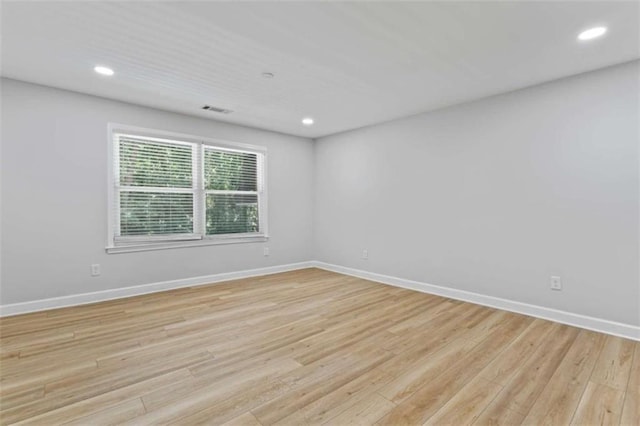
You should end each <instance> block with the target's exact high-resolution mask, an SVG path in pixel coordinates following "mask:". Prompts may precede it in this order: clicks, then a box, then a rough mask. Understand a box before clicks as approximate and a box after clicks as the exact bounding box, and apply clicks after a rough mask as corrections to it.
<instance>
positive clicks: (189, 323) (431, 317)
mask: <svg viewBox="0 0 640 426" xmlns="http://www.w3.org/2000/svg"><path fill="white" fill-rule="evenodd" d="M639 347H640V343H637V342H631V341H628V340H624V339H620V338H617V337H613V336H605V335H603V334H599V333H595V332H591V331H586V330H578V329H575V328H572V327H568V326H565V325H560V324H556V323H552V322H549V321H544V320H540V319H535V320H534V319H533V318H531V317H527V316H523V315H518V314H514V313H510V312H506V311H500V310H497V309H492V308H487V307H483V306H479V305H473V304H469V303H465V302H461V301H456V300H451V299H447V298H443V297H439V296H434V295H429V294H424V293H418V292H413V291H410V290H406V289H402V288H396V287H392V286H388V285H383V284H378V283H375V282H372V281H367V280H362V279H359V278H355V277H347V276H344V275H340V274H337V273H333V272H328V271H323V270H319V269H314V268H310V269H305V270H298V271H291V272H286V273H281V274H273V275H268V276H263V277H252V278H246V279H240V280H234V281H229V282H225V283H217V284H215V285H208V286H207V285H205V286H197V287H191V288H181V289H176V290H171V291H166V292H159V293H153V294H148V295H142V296H136V297H131V298H127V299H119V300H112V301H107V302H101V303H96V304H91V305H83V306H76V307H70V308H61V309H55V310H51V311H45V312H37V313H33V314H25V315H18V316H14V317H6V318H0V425H9V424H34V425H47V426H49V425H58V424H79V425H99V424H125V425H126V424H130V425H136V426H137V425H144V424H169V423H171V424H184V425H191V424H226V426H239V425H246V426H268V425H269V426H270V425H278V426H289V425H322V424H326V425H340V426H341V425H345V424H379V425H394V426H395V425H401V424H409V425H420V424H423V423H428V424H450V425H455V426H458V425H462V424H476V425H501V424H506V425H515V424H521V423H524V424H536V425H538V424H547V425H557V424H569V422H571V421H572V420H573V422H574V423H576V424H577V423H589V422H596V423H598V422H604V423H612V424H628V425H634V426H635V425H637V424H640V414H639V409H638V406H639V405H640V401H639V400H638V398H639V395H640V390H638V388H639V387H640V349H639Z"/></svg>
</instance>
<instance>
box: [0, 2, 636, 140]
mask: <svg viewBox="0 0 640 426" xmlns="http://www.w3.org/2000/svg"><path fill="white" fill-rule="evenodd" d="M596 25H606V26H608V27H609V32H608V33H607V35H606V36H605V37H604V38H602V39H598V40H595V41H592V42H588V43H585V42H578V41H577V40H576V36H577V34H578V33H579V32H580V31H581V30H583V29H586V28H589V27H592V26H596ZM1 36H2V40H1V41H2V75H3V76H5V77H9V78H15V79H18V80H24V81H29V82H34V83H40V84H45V85H49V86H54V87H61V88H65V89H70V90H75V91H78V92H84V93H90V94H94V95H99V96H104V97H108V98H113V99H119V100H123V101H128V102H133V103H137V104H142V105H148V106H152V107H156V108H161V109H166V110H171V111H177V112H182V113H186V114H191V115H196V116H202V117H209V118H214V119H217V120H223V121H229V122H234V123H240V124H245V125H250V126H256V127H261V128H265V129H270V130H275V131H280V132H284V133H290V134H295V135H301V136H308V137H319V136H324V135H328V134H331V133H336V132H340V131H344V130H348V129H353V128H357V127H362V126H365V125H368V124H373V123H377V122H381V121H387V120H391V119H394V118H398V117H402V116H407V115H411V114H415V113H419V112H423V111H428V110H433V109H436V108H441V107H443V106H447V105H452V104H456V103H460V102H465V101H469V100H472V99H477V98H480V97H485V96H489V95H493V94H497V93H501V92H505V91H510V90H514V89H517V88H521V87H525V86H529V85H532V84H536V83H540V82H544V81H548V80H552V79H556V78H560V77H564V76H568V75H572V74H577V73H580V72H585V71H590V70H594V69H597V68H601V67H605V66H608V65H612V64H616V63H622V62H627V61H630V60H633V59H637V58H638V57H640V47H639V44H640V23H639V3H638V2H615V1H602V2H575V1H558V2H522V1H510V2H483V1H479V2H406V3H405V2H402V3H400V2H375V3H373V2H357V3H337V2H332V3H326V2H323V3H302V2H286V3H284V2H255V3H248V2H235V3H228V2H225V3H213V2H161V3H148V2H133V1H130V2H64V3H63V2H15V3H14V2H3V4H2V30H1ZM96 64H103V65H107V66H110V67H112V68H113V69H114V70H115V71H116V74H115V76H113V77H110V78H109V77H102V76H99V75H97V74H95V73H94V72H93V70H92V69H93V67H94V65H96ZM265 71H267V72H272V73H274V74H275V78H274V79H271V80H267V79H264V78H262V77H261V73H262V72H265ZM204 104H211V105H215V106H219V107H223V108H228V109H232V110H234V111H235V112H234V113H232V114H230V115H220V114H215V113H211V112H205V111H202V110H200V107H201V106H202V105H204ZM303 116H312V117H314V118H315V120H316V124H315V125H314V126H312V127H304V126H302V124H301V123H300V120H301V118H302V117H303ZM133 124H135V123H133Z"/></svg>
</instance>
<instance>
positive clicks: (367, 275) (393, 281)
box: [311, 261, 640, 341]
mask: <svg viewBox="0 0 640 426" xmlns="http://www.w3.org/2000/svg"><path fill="white" fill-rule="evenodd" d="M311 263H312V264H313V266H315V267H316V268H320V269H325V270H327V271H332V272H337V273H340V274H345V275H351V276H354V277H358V278H363V279H367V280H371V281H376V282H380V283H383V284H389V285H392V286H395V287H402V288H406V289H410V290H416V291H420V292H422V293H429V294H435V295H438V296H443V297H448V298H450V299H456V300H462V301H465V302H471V303H475V304H477V305H483V306H490V307H492V308H497V309H502V310H504V311H510V312H515V313H518V314H524V315H528V316H532V317H536V318H542V319H546V320H550V321H555V322H559V323H562V324H567V325H572V326H575V327H580V328H586V329H587V330H593V331H598V332H601V333H606V334H612V335H614V336H619V337H624V338H627V339H632V340H637V341H640V327H639V326H634V325H631V324H623V323H619V322H614V321H608V320H604V319H600V318H594V317H589V316H586V315H580V314H574V313H571V312H566V311H560V310H557V309H551V308H545V307H542V306H536V305H530V304H527V303H522V302H516V301H513V300H508V299H501V298H499V297H493V296H485V295H483V294H478V293H472V292H469V291H464V290H456V289H454V288H448V287H441V286H437V285H432V284H426V283H421V282H418V281H412V280H407V279H403V278H397V277H391V276H388V275H382V274H376V273H374V272H367V271H362V270H359V269H354V268H348V267H345V266H338V265H332V264H329V263H324V262H317V261H315V262H311Z"/></svg>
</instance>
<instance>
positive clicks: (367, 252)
mask: <svg viewBox="0 0 640 426" xmlns="http://www.w3.org/2000/svg"><path fill="white" fill-rule="evenodd" d="M362 259H364V260H367V259H369V250H362Z"/></svg>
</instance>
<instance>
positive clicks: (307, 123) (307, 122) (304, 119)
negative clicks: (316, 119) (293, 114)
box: [302, 117, 313, 126]
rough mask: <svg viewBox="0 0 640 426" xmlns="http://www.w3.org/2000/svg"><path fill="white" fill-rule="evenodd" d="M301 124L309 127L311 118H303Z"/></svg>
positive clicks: (311, 121) (311, 122)
mask: <svg viewBox="0 0 640 426" xmlns="http://www.w3.org/2000/svg"><path fill="white" fill-rule="evenodd" d="M302 124H304V125H305V126H311V125H312V124H313V118H311V117H305V118H303V119H302Z"/></svg>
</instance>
